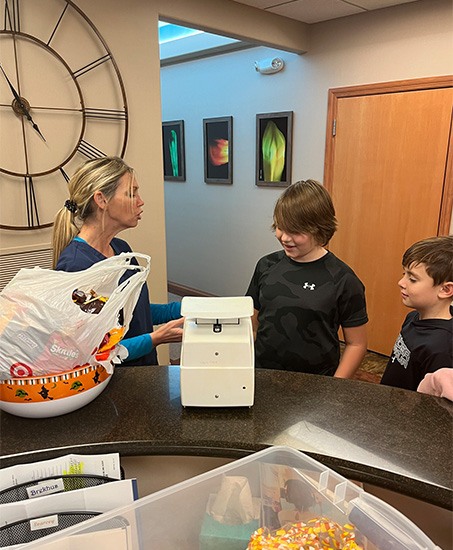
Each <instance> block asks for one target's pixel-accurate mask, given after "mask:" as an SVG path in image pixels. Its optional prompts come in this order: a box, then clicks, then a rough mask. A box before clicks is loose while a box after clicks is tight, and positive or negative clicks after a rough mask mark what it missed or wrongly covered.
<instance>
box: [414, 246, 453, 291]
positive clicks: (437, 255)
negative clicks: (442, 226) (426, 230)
mask: <svg viewBox="0 0 453 550" xmlns="http://www.w3.org/2000/svg"><path fill="white" fill-rule="evenodd" d="M418 264H423V265H424V266H425V269H426V273H428V275H429V276H430V277H431V279H433V281H434V286H437V285H440V284H442V283H446V282H447V281H453V235H450V236H448V235H446V236H443V237H430V238H429V239H423V240H422V241H418V242H416V243H414V244H413V245H412V246H410V247H409V248H408V249H407V250H406V252H405V253H404V255H403V267H404V268H405V269H409V268H410V267H411V266H416V265H418Z"/></svg>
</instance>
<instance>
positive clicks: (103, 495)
mask: <svg viewBox="0 0 453 550" xmlns="http://www.w3.org/2000/svg"><path fill="white" fill-rule="evenodd" d="M137 498H138V494H137V482H136V480H135V479H125V480H123V481H112V482H110V483H106V484H105V485H98V486H97V487H90V488H88V489H77V490H75V491H69V492H67V493H58V494H55V495H48V496H44V497H39V498H37V499H33V500H23V501H20V502H13V503H9V504H1V505H0V525H8V524H10V523H14V522H15V521H22V520H24V519H31V518H42V517H46V516H48V517H51V516H55V515H56V514H58V513H60V512H76V511H82V510H84V511H86V510H88V511H90V512H108V511H109V510H113V509H114V508H119V507H120V506H125V505H126V504H130V503H132V502H134V500H136V499H137Z"/></svg>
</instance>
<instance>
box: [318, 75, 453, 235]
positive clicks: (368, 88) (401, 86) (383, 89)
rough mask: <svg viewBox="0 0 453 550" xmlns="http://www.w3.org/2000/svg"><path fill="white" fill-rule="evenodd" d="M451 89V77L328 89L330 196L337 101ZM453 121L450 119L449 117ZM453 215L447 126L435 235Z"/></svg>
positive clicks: (452, 145) (452, 155) (444, 231)
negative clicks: (443, 170) (445, 154)
mask: <svg viewBox="0 0 453 550" xmlns="http://www.w3.org/2000/svg"><path fill="white" fill-rule="evenodd" d="M438 88H453V75H447V76H435V77H429V78H415V79H411V80H396V81H393V82H381V83H377V84H363V85H358V86H345V87H342V88H331V89H329V92H328V94H329V95H328V106H327V127H326V149H325V156H324V185H325V187H326V189H327V190H328V191H329V193H331V194H332V190H333V167H334V160H335V124H336V119H337V111H338V100H339V99H341V98H345V97H357V96H366V95H377V94H389V93H390V94H391V93H397V92H412V91H417V90H433V89H438ZM451 120H453V117H452V118H451ZM452 212H453V128H452V124H451V123H450V137H449V142H448V151H447V162H446V165H445V172H444V181H443V192H442V202H441V209H440V215H439V220H438V226H437V234H438V235H448V233H449V230H450V224H451V221H452Z"/></svg>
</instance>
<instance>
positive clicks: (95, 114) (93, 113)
mask: <svg viewBox="0 0 453 550" xmlns="http://www.w3.org/2000/svg"><path fill="white" fill-rule="evenodd" d="M84 112H85V116H86V118H96V119H103V120H127V113H126V111H124V110H120V109H94V108H91V107H90V108H86V109H85V110H84Z"/></svg>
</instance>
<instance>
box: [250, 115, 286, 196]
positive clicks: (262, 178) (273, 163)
mask: <svg viewBox="0 0 453 550" xmlns="http://www.w3.org/2000/svg"><path fill="white" fill-rule="evenodd" d="M292 134H293V111H284V112H281V113H267V114H259V115H256V185H262V186H268V187H287V186H288V185H289V184H290V183H291V164H292Z"/></svg>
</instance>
